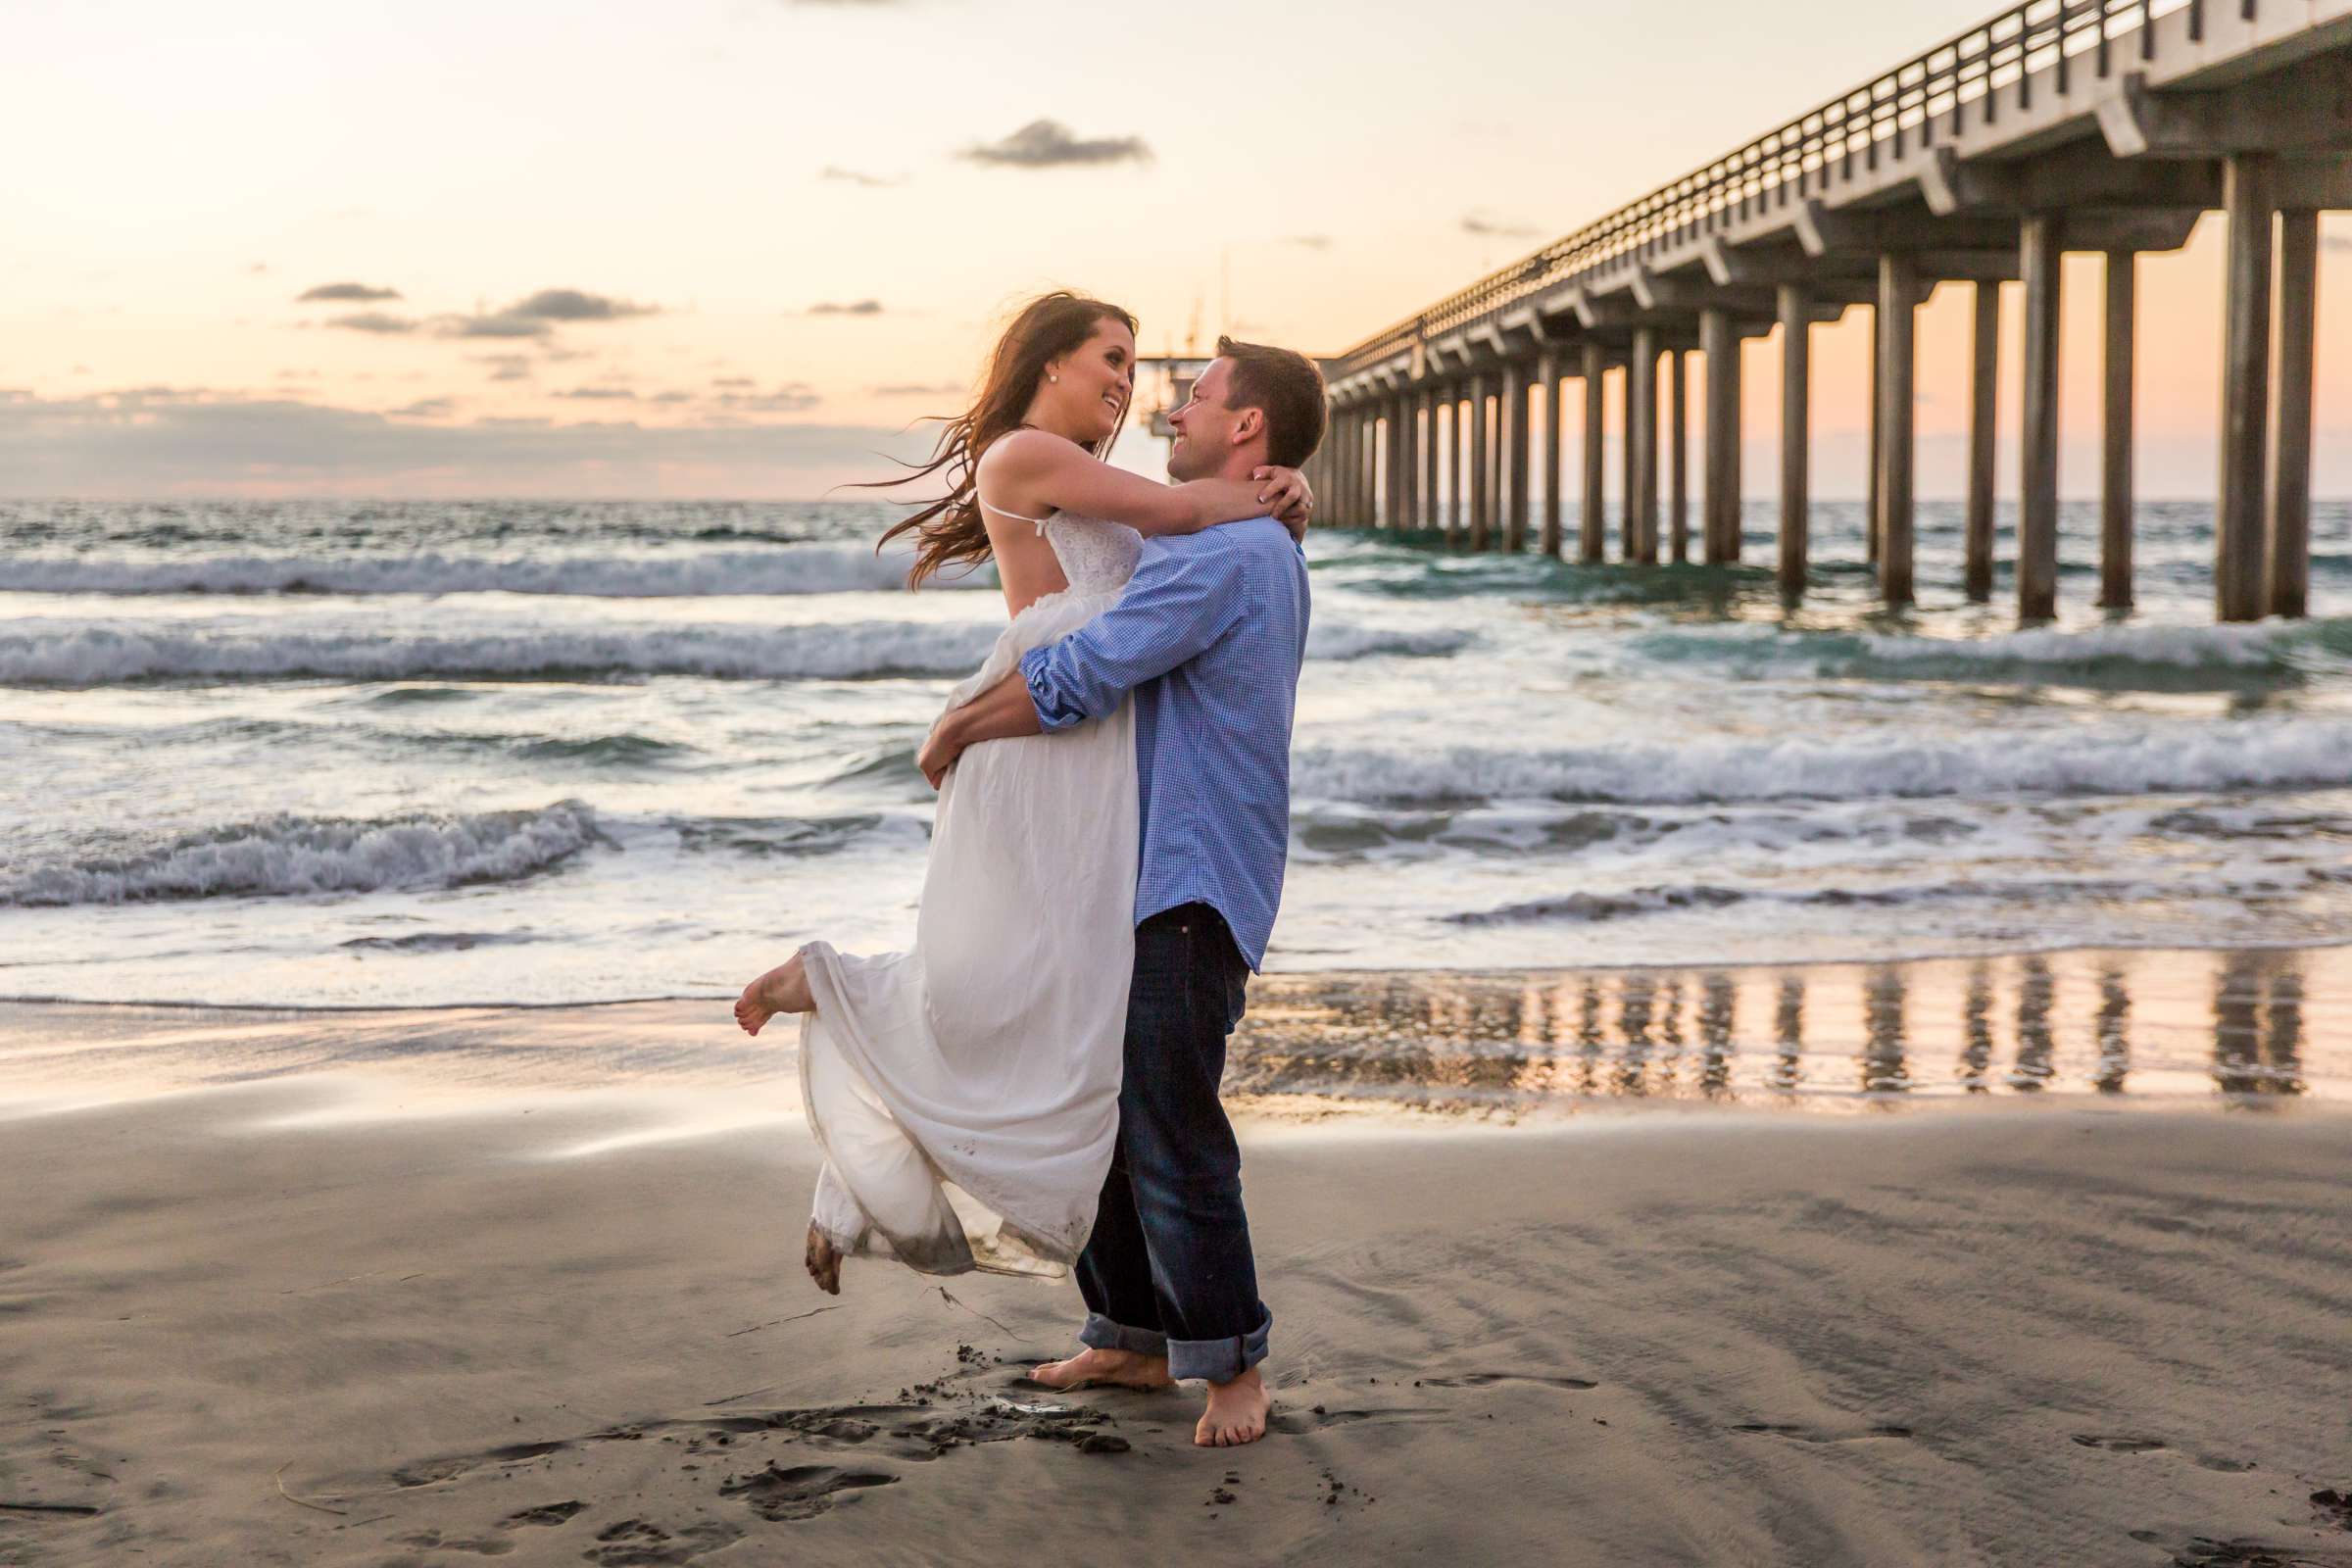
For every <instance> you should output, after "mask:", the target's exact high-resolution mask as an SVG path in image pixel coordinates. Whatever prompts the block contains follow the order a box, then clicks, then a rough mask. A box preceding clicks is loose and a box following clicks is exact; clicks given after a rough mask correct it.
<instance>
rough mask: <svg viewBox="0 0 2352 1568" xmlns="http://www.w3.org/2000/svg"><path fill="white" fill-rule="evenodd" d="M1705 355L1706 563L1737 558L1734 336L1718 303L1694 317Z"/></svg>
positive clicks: (1736, 358) (1737, 415) (1737, 410)
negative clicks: (1696, 318) (1696, 320)
mask: <svg viewBox="0 0 2352 1568" xmlns="http://www.w3.org/2000/svg"><path fill="white" fill-rule="evenodd" d="M1698 336H1699V350H1700V352H1701V353H1703V354H1705V355H1706V357H1707V441H1706V470H1707V472H1706V485H1707V489H1706V503H1705V505H1706V535H1707V537H1706V550H1707V564H1709V565H1717V566H1721V565H1731V564H1737V563H1738V561H1739V560H1740V337H1739V334H1738V333H1737V332H1735V331H1734V330H1733V324H1732V313H1731V312H1730V311H1728V310H1725V309H1723V308H1721V307H1711V308H1709V309H1707V310H1704V311H1701V312H1700V313H1699V317H1698Z"/></svg>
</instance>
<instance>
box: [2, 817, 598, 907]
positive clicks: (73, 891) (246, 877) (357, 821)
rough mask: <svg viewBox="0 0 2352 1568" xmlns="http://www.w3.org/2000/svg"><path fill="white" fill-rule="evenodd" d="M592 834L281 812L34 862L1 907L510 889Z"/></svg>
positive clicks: (547, 826) (509, 822)
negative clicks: (503, 885) (101, 853)
mask: <svg viewBox="0 0 2352 1568" xmlns="http://www.w3.org/2000/svg"><path fill="white" fill-rule="evenodd" d="M596 837H597V828H596V813H595V812H594V811H593V810H592V809H589V808H588V807H587V806H585V805H583V804H582V803H580V802H578V801H559V802H557V803H556V804H555V805H553V806H549V807H545V808H543V809H539V810H535V811H480V812H475V813H472V814H468V815H448V816H440V815H417V816H401V817H383V818H375V819H365V818H352V817H306V816H294V815H289V814H286V813H283V812H280V813H277V814H275V815H271V816H266V817H262V818H260V819H259V820H256V821H250V822H240V823H233V824H229V825H227V826H223V827H219V828H214V829H210V830H208V831H205V832H201V833H190V834H184V835H182V836H180V837H177V838H174V839H172V840H171V841H170V842H168V843H164V844H159V845H156V846H154V847H153V848H150V849H144V850H131V851H128V852H126V853H121V854H117V855H112V856H106V857H93V858H86V859H82V860H78V861H74V862H72V863H68V864H62V865H47V866H35V867H32V868H31V869H29V870H25V871H23V872H21V873H20V874H18V875H17V876H16V877H15V879H14V880H12V881H9V882H5V883H0V905H62V904H121V903H124V902H127V901H131V900H145V899H203V898H215V897H221V896H233V895H247V896H251V895H260V894H297V893H371V892H375V891H378V890H380V889H387V888H404V889H417V888H449V887H460V886H464V885H466V884H470V883H477V882H513V881H516V880H518V879H520V878H522V877H526V876H530V875H532V874H533V873H535V872H539V871H544V870H546V869H547V868H549V867H550V866H553V865H555V864H557V863H559V862H560V861H563V860H564V859H567V858H570V857H572V856H574V855H577V854H578V853H579V852H580V851H582V850H584V849H586V848H587V847H588V846H589V845H590V844H592V843H594V842H595V841H596Z"/></svg>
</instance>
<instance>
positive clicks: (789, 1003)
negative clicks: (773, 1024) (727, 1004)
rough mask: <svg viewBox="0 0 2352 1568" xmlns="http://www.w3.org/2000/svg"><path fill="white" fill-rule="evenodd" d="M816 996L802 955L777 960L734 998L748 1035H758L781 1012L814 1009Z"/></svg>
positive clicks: (737, 1014)
mask: <svg viewBox="0 0 2352 1568" xmlns="http://www.w3.org/2000/svg"><path fill="white" fill-rule="evenodd" d="M815 1010H816V999H815V998H814V997H813V996H811V995H809V966H808V965H807V964H805V963H803V962H802V961H801V956H800V955H799V954H797V953H796V954H794V955H793V956H791V957H789V958H787V959H785V960H784V961H783V962H782V963H779V964H777V965H776V966H775V967H774V968H773V969H770V970H768V971H767V973H765V974H763V975H761V976H760V978H759V979H757V980H755V981H753V982H752V983H751V984H750V985H748V986H745V987H744V988H743V995H742V996H740V997H737V998H736V999H735V1021H736V1022H737V1023H738V1024H740V1025H742V1026H743V1032H744V1033H745V1034H747V1035H756V1034H758V1033H759V1032H760V1030H761V1029H762V1028H764V1027H765V1026H766V1024H767V1020H768V1019H770V1018H772V1017H774V1016H775V1015H776V1014H777V1013H779V1012H813V1011H815Z"/></svg>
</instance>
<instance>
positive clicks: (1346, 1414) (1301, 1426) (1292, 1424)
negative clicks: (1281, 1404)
mask: <svg viewBox="0 0 2352 1568" xmlns="http://www.w3.org/2000/svg"><path fill="white" fill-rule="evenodd" d="M1444 1414H1445V1412H1444V1411H1443V1410H1438V1409H1434V1408H1431V1407H1429V1406H1426V1405H1414V1406H1407V1405H1398V1406H1396V1407H1394V1408H1391V1409H1387V1410H1327V1409H1325V1408H1324V1407H1323V1406H1322V1405H1319V1404H1318V1405H1316V1406H1315V1407H1314V1408H1313V1409H1311V1410H1279V1409H1278V1410H1276V1411H1275V1412H1274V1415H1273V1417H1272V1419H1270V1420H1269V1421H1267V1423H1266V1425H1267V1427H1268V1428H1270V1429H1271V1430H1273V1431H1276V1432H1280V1433H1283V1434H1285V1435H1286V1436H1289V1437H1294V1438H1302V1437H1304V1436H1306V1435H1307V1434H1308V1433H1310V1432H1320V1431H1322V1430H1323V1429H1324V1428H1326V1427H1344V1426H1350V1425H1353V1424H1354V1423H1355V1422H1358V1421H1382V1422H1397V1421H1421V1420H1427V1419H1431V1418H1434V1417H1437V1416H1442V1415H1444Z"/></svg>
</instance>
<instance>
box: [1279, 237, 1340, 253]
mask: <svg viewBox="0 0 2352 1568" xmlns="http://www.w3.org/2000/svg"><path fill="white" fill-rule="evenodd" d="M1282 242H1283V243H1284V244H1285V245H1296V246H1298V247H1299V249H1300V250H1307V251H1327V250H1329V249H1331V236H1330V235H1329V234H1286V235H1284V236H1283V241H1282Z"/></svg>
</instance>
